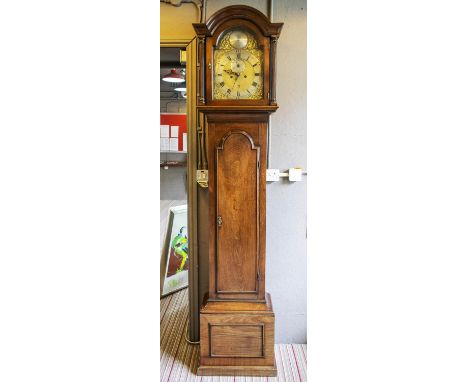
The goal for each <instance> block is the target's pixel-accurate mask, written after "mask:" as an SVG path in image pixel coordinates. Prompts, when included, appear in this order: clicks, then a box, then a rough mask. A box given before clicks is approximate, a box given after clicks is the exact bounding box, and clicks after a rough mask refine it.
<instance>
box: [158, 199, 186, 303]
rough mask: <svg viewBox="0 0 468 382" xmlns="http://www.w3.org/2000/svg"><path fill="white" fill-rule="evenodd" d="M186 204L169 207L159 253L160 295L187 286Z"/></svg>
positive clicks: (162, 295)
mask: <svg viewBox="0 0 468 382" xmlns="http://www.w3.org/2000/svg"><path fill="white" fill-rule="evenodd" d="M188 262H189V256H188V229H187V205H186V204H185V205H181V206H175V207H171V208H169V218H168V222H167V230H166V237H165V239H164V246H163V250H162V254H161V267H160V297H161V298H162V297H165V296H167V295H169V294H171V293H174V292H177V291H179V290H181V289H183V288H187V287H188Z"/></svg>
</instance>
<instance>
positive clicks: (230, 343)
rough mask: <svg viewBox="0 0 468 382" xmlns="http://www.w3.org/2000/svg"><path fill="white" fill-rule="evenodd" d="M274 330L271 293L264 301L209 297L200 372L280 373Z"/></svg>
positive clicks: (202, 321)
mask: <svg viewBox="0 0 468 382" xmlns="http://www.w3.org/2000/svg"><path fill="white" fill-rule="evenodd" d="M274 330H275V315H274V312H273V307H272V305H271V298H270V295H269V294H267V295H266V301H264V302H249V301H206V302H205V304H204V305H203V307H202V308H201V310H200V366H199V368H198V371H197V374H198V375H222V376H228V375H233V376H237V375H238V376H266V377H274V376H276V362H275V345H274V344H275V335H274Z"/></svg>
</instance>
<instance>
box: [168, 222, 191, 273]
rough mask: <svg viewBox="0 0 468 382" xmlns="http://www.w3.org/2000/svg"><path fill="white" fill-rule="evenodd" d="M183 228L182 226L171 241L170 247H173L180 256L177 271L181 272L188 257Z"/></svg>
mask: <svg viewBox="0 0 468 382" xmlns="http://www.w3.org/2000/svg"><path fill="white" fill-rule="evenodd" d="M184 230H185V227H182V228H181V229H180V231H179V233H178V234H177V235H176V236H175V237H174V239H173V240H172V243H171V247H172V248H174V251H175V253H176V254H177V255H178V256H179V257H181V258H182V261H181V262H180V266H179V268H178V269H177V273H179V272H182V270H183V269H184V266H185V263H186V261H187V258H188V238H187V235H186V234H185V233H184Z"/></svg>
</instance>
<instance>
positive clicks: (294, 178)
mask: <svg viewBox="0 0 468 382" xmlns="http://www.w3.org/2000/svg"><path fill="white" fill-rule="evenodd" d="M301 180H302V168H300V167H293V168H290V169H289V181H290V182H300V181H301Z"/></svg>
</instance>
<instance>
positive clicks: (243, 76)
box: [213, 29, 263, 100]
mask: <svg viewBox="0 0 468 382" xmlns="http://www.w3.org/2000/svg"><path fill="white" fill-rule="evenodd" d="M213 75H214V81H213V99H218V100H223V99H224V100H226V99H227V100H238V99H253V100H257V99H262V98H263V55H262V51H261V50H260V49H259V48H258V43H257V41H256V40H255V38H254V37H253V36H252V35H251V34H250V33H249V32H247V31H244V30H241V29H238V30H231V31H229V32H227V33H225V35H224V36H223V37H222V38H221V40H220V42H219V44H218V47H217V48H216V49H215V51H214V71H213Z"/></svg>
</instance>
